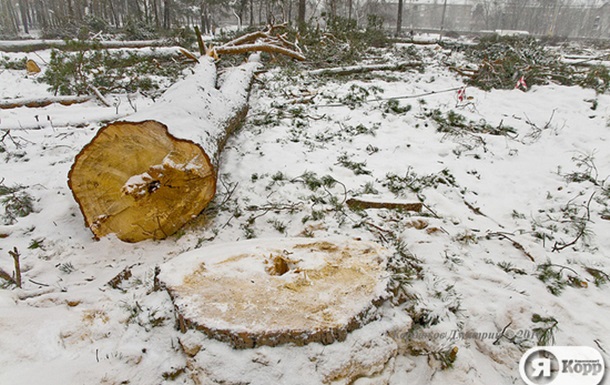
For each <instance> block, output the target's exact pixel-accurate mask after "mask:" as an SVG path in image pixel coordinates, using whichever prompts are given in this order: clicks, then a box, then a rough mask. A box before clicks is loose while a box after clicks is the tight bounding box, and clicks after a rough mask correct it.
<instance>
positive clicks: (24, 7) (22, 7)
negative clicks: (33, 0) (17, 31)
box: [19, 0, 30, 34]
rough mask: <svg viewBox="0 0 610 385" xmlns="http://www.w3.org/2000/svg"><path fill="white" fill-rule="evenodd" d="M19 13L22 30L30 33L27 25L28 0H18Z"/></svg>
mask: <svg viewBox="0 0 610 385" xmlns="http://www.w3.org/2000/svg"><path fill="white" fill-rule="evenodd" d="M19 13H20V14H21V24H23V32H24V33H26V34H28V33H30V31H29V27H28V1H27V0H20V1H19Z"/></svg>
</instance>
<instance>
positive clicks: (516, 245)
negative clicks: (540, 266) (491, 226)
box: [487, 232, 536, 262]
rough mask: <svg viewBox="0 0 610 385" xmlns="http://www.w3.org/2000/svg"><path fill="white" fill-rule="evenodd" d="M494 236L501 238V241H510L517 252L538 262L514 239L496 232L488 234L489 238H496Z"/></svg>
mask: <svg viewBox="0 0 610 385" xmlns="http://www.w3.org/2000/svg"><path fill="white" fill-rule="evenodd" d="M494 236H495V237H500V238H501V239H507V240H509V241H510V242H511V243H512V244H513V246H514V247H515V249H517V250H519V251H521V252H522V253H523V254H525V256H527V257H528V258H529V259H530V261H532V262H536V260H535V259H534V257H533V256H532V254H530V253H529V252H528V251H527V250H525V247H523V245H522V244H520V243H519V242H517V241H515V240H514V239H512V238H511V237H509V236H508V235H506V234H505V233H501V232H496V233H489V234H487V237H494Z"/></svg>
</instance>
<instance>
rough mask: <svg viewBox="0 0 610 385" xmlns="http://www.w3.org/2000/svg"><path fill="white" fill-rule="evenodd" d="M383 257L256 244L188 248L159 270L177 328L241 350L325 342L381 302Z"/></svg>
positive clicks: (320, 246) (316, 244) (286, 243)
mask: <svg viewBox="0 0 610 385" xmlns="http://www.w3.org/2000/svg"><path fill="white" fill-rule="evenodd" d="M387 258H388V252H387V250H386V249H384V248H382V247H381V246H379V245H377V244H375V243H372V242H364V241H356V240H351V239H329V240H315V239H311V238H281V239H260V240H259V239H255V240H249V241H242V242H237V243H230V244H219V245H212V246H208V247H204V248H201V249H197V250H193V251H190V252H187V253H184V254H181V255H179V256H177V257H176V258H174V259H172V260H171V261H169V262H166V263H165V264H163V265H161V266H160V268H159V274H158V275H157V277H156V279H157V281H158V283H159V284H160V286H161V287H164V288H165V289H166V290H167V291H168V292H169V294H170V296H171V298H172V301H173V303H174V306H175V308H176V312H177V318H178V320H179V325H180V328H181V330H182V331H183V332H186V330H187V329H195V330H199V331H202V332H203V333H205V334H206V335H208V336H209V337H211V338H215V339H218V340H220V341H224V342H227V343H229V344H231V345H232V346H233V347H235V348H238V349H243V348H253V347H257V346H262V345H267V346H276V345H280V344H285V343H293V344H296V345H304V344H307V343H310V342H320V343H323V344H330V343H333V342H335V341H343V340H344V339H345V338H346V337H347V334H348V333H349V332H351V331H353V330H355V329H357V328H359V327H360V326H362V325H364V324H365V323H367V322H368V321H370V319H371V318H372V317H373V315H374V313H375V312H374V309H375V308H376V305H378V304H380V303H381V302H382V301H383V299H384V298H385V296H386V288H387V272H386V270H385V265H386V261H387Z"/></svg>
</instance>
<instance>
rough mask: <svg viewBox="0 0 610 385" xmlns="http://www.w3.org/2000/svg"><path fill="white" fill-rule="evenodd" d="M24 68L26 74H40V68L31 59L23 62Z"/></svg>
mask: <svg viewBox="0 0 610 385" xmlns="http://www.w3.org/2000/svg"><path fill="white" fill-rule="evenodd" d="M25 68H26V70H27V71H28V74H37V73H40V67H39V66H38V64H36V62H35V61H34V60H32V59H28V61H26V62H25Z"/></svg>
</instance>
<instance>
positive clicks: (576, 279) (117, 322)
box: [0, 46, 610, 385]
mask: <svg viewBox="0 0 610 385" xmlns="http://www.w3.org/2000/svg"><path fill="white" fill-rule="evenodd" d="M406 49H410V48H408V47H407V46H401V47H397V48H396V52H394V54H400V50H406ZM416 49H417V50H419V51H420V52H421V53H422V56H423V57H424V58H425V60H426V66H425V70H424V71H422V72H418V71H416V70H413V71H409V72H403V73H385V74H383V73H377V75H378V76H373V77H371V78H369V79H364V78H361V79H360V80H356V79H354V78H346V79H341V78H323V77H320V78H317V77H314V76H311V75H306V74H302V73H299V72H298V71H295V70H294V69H284V70H281V69H274V70H271V71H268V72H266V73H263V74H261V75H260V76H259V78H258V80H259V81H257V82H256V84H255V87H254V89H253V91H252V95H251V110H250V112H249V115H248V119H247V122H246V123H245V125H244V127H243V128H242V129H241V130H240V131H238V132H237V133H235V134H234V135H233V136H232V137H231V138H230V140H229V141H228V143H227V146H226V148H225V150H224V152H223V156H222V160H221V169H220V183H219V189H218V193H217V197H216V199H215V200H214V202H213V203H212V204H211V206H210V207H209V208H208V209H206V211H204V213H203V214H202V215H201V216H200V217H199V218H197V219H196V220H194V221H193V223H192V224H189V225H187V226H186V227H185V228H184V229H183V230H181V231H179V232H178V233H177V234H176V235H174V236H172V237H170V238H168V239H166V240H162V241H145V242H141V243H137V244H128V243H123V242H121V241H119V240H118V239H116V238H113V237H106V238H103V239H101V240H99V241H95V240H94V239H93V237H92V234H91V232H90V231H89V230H88V229H87V228H85V227H84V221H83V217H82V215H81V213H80V212H79V210H78V206H77V204H76V202H75V201H74V199H73V197H72V194H71V192H70V190H69V189H68V186H67V183H66V180H67V173H68V170H69V168H70V166H71V164H72V162H73V160H74V157H75V155H76V154H77V153H78V152H79V151H80V149H81V148H82V147H83V146H84V145H85V144H86V143H87V142H88V141H89V140H90V139H91V138H92V137H93V136H94V135H95V133H96V130H97V129H98V128H99V127H100V123H99V122H100V121H104V120H110V119H116V118H121V117H123V116H125V115H127V114H130V113H132V112H133V111H134V109H139V110H141V109H144V108H146V107H147V106H150V105H151V101H149V100H146V99H144V98H137V99H130V100H127V99H126V97H124V99H120V97H119V99H116V100H115V104H116V105H115V106H113V107H102V106H100V105H97V104H96V103H95V101H91V102H87V103H84V104H79V105H72V106H69V107H65V106H58V105H51V106H48V107H45V108H40V109H28V108H17V109H12V110H0V129H2V132H1V134H2V138H3V141H2V143H0V145H1V146H2V149H3V152H2V153H1V154H0V156H1V157H2V160H1V163H0V180H2V185H3V186H5V187H14V186H23V189H22V190H20V191H19V192H17V193H15V194H20V193H27V194H30V195H31V196H32V197H33V198H34V203H33V205H34V209H35V212H34V213H32V214H30V215H28V216H26V217H18V218H16V220H15V221H11V220H10V218H8V217H7V216H6V215H4V216H3V225H2V226H0V236H1V238H0V242H1V243H0V244H1V246H0V247H1V249H0V268H2V269H3V270H4V271H6V272H9V273H10V272H12V271H13V259H12V258H11V256H10V255H9V251H10V250H14V248H17V250H18V252H19V254H20V255H21V257H20V260H21V269H22V275H23V288H22V289H16V288H15V287H14V286H11V285H5V286H6V287H5V288H3V289H2V290H0V369H1V370H0V384H5V383H6V384H9V383H10V384H35V383H44V384H76V383H87V384H97V383H100V384H162V383H163V384H172V383H178V384H199V383H202V384H220V383H222V384H273V383H275V384H320V383H354V384H360V385H362V384H447V383H450V384H506V385H508V384H519V383H522V382H521V381H522V380H521V379H520V378H519V371H518V362H519V359H520V358H521V356H522V354H523V353H524V352H525V351H526V350H527V348H529V347H532V346H535V345H537V344H538V343H541V342H547V343H552V344H555V345H586V346H591V347H593V348H596V349H598V350H599V351H600V352H601V353H602V354H603V356H604V358H605V360H606V362H608V361H609V360H608V358H609V354H608V353H610V334H609V333H608V330H609V329H610V300H609V299H608V298H610V297H609V295H608V290H609V287H610V282H608V274H610V259H609V258H610V236H608V234H610V180H608V179H607V178H608V176H610V96H609V95H607V94H605V95H596V94H595V92H594V91H592V90H585V89H582V88H579V87H563V86H558V85H547V86H535V87H533V88H532V89H530V90H528V91H527V92H523V91H521V90H518V89H515V90H496V91H491V92H485V91H481V90H478V89H476V88H467V89H466V96H467V98H466V99H464V100H462V101H460V100H458V95H457V92H456V90H455V89H456V88H459V87H461V86H463V84H464V82H463V79H461V78H459V77H457V75H455V74H454V73H451V72H449V71H448V70H447V68H446V67H445V66H443V65H441V64H439V63H441V62H442V61H443V60H447V59H449V58H451V56H452V55H456V54H453V53H451V52H449V51H444V50H440V49H438V48H435V47H423V48H421V47H417V48H416ZM10 55H12V57H19V55H24V54H10ZM29 55H32V54H29ZM48 55H49V53H48V52H47V51H44V52H38V53H37V54H36V56H39V57H40V58H41V59H44V58H48ZM453 59H455V60H459V57H458V58H453ZM43 67H44V66H43ZM43 70H44V68H43ZM440 91H443V92H440ZM41 95H49V94H48V91H46V86H44V85H42V84H37V83H35V82H34V81H33V76H31V75H27V74H26V73H25V71H16V70H0V98H15V97H34V96H41ZM314 95H315V97H313V99H311V98H312V96H314ZM417 95H419V96H417ZM395 97H398V99H394V100H395V101H389V100H388V99H391V98H395ZM309 99H311V100H312V103H301V102H302V101H303V100H309ZM373 99H377V100H373ZM363 100H364V101H363ZM119 101H120V102H119ZM134 105H136V108H134ZM409 106H410V107H409ZM449 111H453V112H454V113H457V114H460V115H462V116H464V117H465V119H466V122H468V121H472V123H471V124H470V126H477V125H478V126H484V124H488V125H489V126H488V127H491V128H495V129H498V130H500V131H503V132H505V133H506V134H505V135H492V134H490V133H481V132H465V131H464V130H454V131H450V132H438V130H437V128H438V126H439V123H438V122H439V121H442V120H443V119H445V120H447V119H448V115H447V114H448V113H449ZM435 119H436V120H435ZM507 128H511V129H507ZM8 130H10V131H8ZM372 195H373V196H375V197H376V200H378V201H388V202H393V201H397V200H401V201H404V200H405V199H406V200H411V201H413V200H415V201H417V200H418V199H420V200H422V201H423V203H424V205H425V208H424V209H423V210H422V212H421V213H409V212H401V211H396V210H387V209H367V210H357V211H352V210H350V209H349V208H348V207H347V206H346V205H345V201H346V199H347V198H351V197H357V196H368V197H369V198H370V197H371V196H372ZM6 197H8V196H4V197H2V198H3V199H5V198H6ZM1 210H2V209H0V214H2V211H1ZM283 236H285V237H313V238H327V237H329V236H332V237H344V238H360V239H363V240H368V241H376V242H379V243H380V244H382V245H383V246H385V247H386V248H388V249H389V250H390V252H392V253H393V254H394V259H393V262H391V263H390V267H389V274H391V281H392V282H391V285H390V287H391V288H393V289H394V293H393V294H394V299H392V300H388V301H387V302H386V303H384V304H383V305H382V306H381V307H380V308H379V309H378V315H377V316H376V318H375V320H374V321H372V322H370V323H369V324H367V325H365V326H363V327H362V328H360V329H358V330H356V331H354V332H353V333H351V334H350V335H349V336H348V338H347V339H346V340H345V341H344V342H336V343H334V344H331V345H327V346H324V345H321V344H318V343H312V344H309V345H306V346H304V347H297V346H290V345H283V346H277V347H260V348H255V349H248V350H234V349H232V348H231V347H230V346H228V345H226V344H224V343H222V342H218V341H215V340H211V339H208V338H207V337H205V336H203V335H202V334H201V333H198V332H194V331H189V332H188V333H186V334H182V333H180V331H179V330H177V328H176V322H175V319H174V311H173V305H172V303H171V301H170V298H169V295H168V294H167V293H166V292H164V291H155V290H154V282H153V278H154V271H155V267H156V266H158V265H160V264H163V263H164V262H166V261H169V260H172V259H173V258H175V257H176V256H177V255H179V254H181V253H183V252H186V251H189V250H193V249H197V248H201V247H205V246H207V245H213V244H220V243H226V242H235V241H238V240H244V239H248V238H254V237H256V238H277V237H283ZM574 241H575V242H574ZM124 269H126V270H125V271H129V272H130V273H131V275H130V276H127V275H124V276H123V278H124V279H122V280H113V278H115V277H116V276H117V275H119V274H120V273H121V272H122V271H124ZM596 277H597V279H596ZM541 278H544V279H545V280H546V282H544V281H543V280H542V279H541ZM3 282H4V281H0V283H3ZM298 310H299V309H295V311H298ZM544 330H549V331H550V332H548V333H546V334H544V333H543V332H544ZM551 336H552V338H551ZM456 348H457V349H456Z"/></svg>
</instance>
